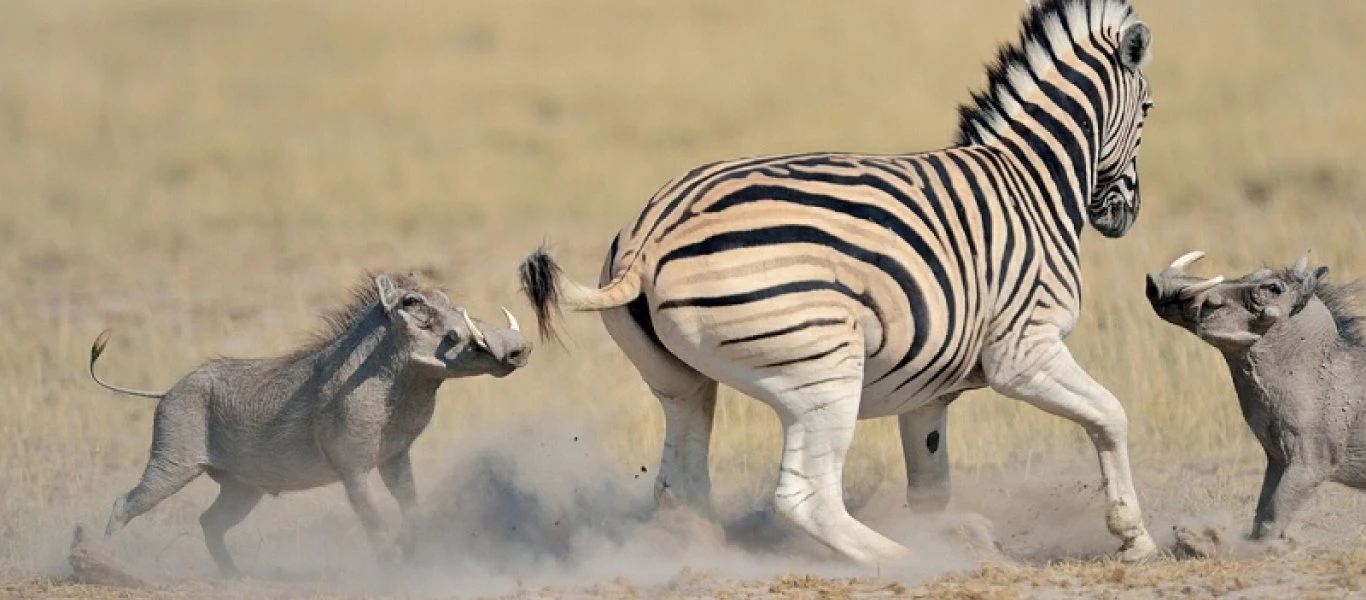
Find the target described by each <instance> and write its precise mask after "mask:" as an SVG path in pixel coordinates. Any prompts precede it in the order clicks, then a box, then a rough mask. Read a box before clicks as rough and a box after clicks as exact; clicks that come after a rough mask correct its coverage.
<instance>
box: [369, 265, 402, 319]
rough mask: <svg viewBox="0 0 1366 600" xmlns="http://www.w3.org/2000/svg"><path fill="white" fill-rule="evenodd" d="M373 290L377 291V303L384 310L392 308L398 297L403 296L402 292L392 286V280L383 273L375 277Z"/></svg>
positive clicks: (395, 304) (396, 303)
mask: <svg viewBox="0 0 1366 600" xmlns="http://www.w3.org/2000/svg"><path fill="white" fill-rule="evenodd" d="M375 290H376V291H377V292H379V304H380V306H383V307H384V310H385V311H386V312H387V311H391V310H394V307H395V306H397V305H398V301H399V299H400V298H402V297H403V294H400V293H399V292H398V290H397V289H395V288H394V280H392V279H390V278H389V276H388V275H385V274H381V275H379V276H377V277H375Z"/></svg>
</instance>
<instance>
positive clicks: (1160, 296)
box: [1143, 250, 1224, 323]
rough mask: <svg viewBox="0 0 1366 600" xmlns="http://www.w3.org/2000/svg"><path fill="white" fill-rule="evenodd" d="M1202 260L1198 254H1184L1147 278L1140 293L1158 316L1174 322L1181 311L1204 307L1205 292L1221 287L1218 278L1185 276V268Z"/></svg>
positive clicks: (1206, 297)
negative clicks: (1188, 308)
mask: <svg viewBox="0 0 1366 600" xmlns="http://www.w3.org/2000/svg"><path fill="white" fill-rule="evenodd" d="M1204 256H1205V253H1204V252H1200V251H1198V250H1196V251H1193V252H1187V253H1186V254H1184V255H1182V256H1181V257H1180V258H1178V259H1176V260H1174V261H1172V264H1170V265H1167V268H1165V269H1163V270H1162V272H1160V273H1149V274H1148V275H1147V277H1146V285H1145V286H1144V289H1143V292H1144V295H1146V296H1147V297H1148V303H1149V304H1151V305H1152V307H1153V311H1154V312H1156V313H1157V315H1158V316H1160V317H1162V318H1163V319H1166V320H1167V321H1171V322H1173V323H1176V322H1178V321H1179V320H1180V319H1181V318H1182V316H1183V309H1185V308H1187V307H1191V306H1194V307H1199V306H1201V305H1203V304H1205V303H1206V302H1207V301H1208V300H1209V299H1210V298H1209V291H1210V290H1212V289H1213V288H1214V287H1215V286H1218V285H1219V284H1221V283H1223V281H1224V278H1223V277H1222V276H1215V277H1211V278H1208V279H1206V278H1203V277H1194V276H1191V275H1188V274H1186V267H1188V266H1190V265H1191V264H1192V263H1194V262H1195V261H1197V260H1200V259H1201V258H1204Z"/></svg>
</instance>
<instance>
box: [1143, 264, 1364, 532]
mask: <svg viewBox="0 0 1366 600" xmlns="http://www.w3.org/2000/svg"><path fill="white" fill-rule="evenodd" d="M1202 256H1204V254H1203V253H1201V252H1191V253H1188V254H1186V255H1185V256H1182V257H1181V258H1178V259H1176V261H1175V262H1173V263H1172V264H1171V266H1169V267H1167V268H1166V269H1165V270H1163V271H1162V272H1161V273H1157V274H1151V275H1148V278H1147V279H1148V281H1147V295H1148V301H1149V302H1151V303H1152V306H1153V310H1155V311H1156V312H1157V314H1158V316H1160V317H1162V319H1164V320H1166V321H1167V322H1170V323H1172V324H1175V325H1177V326H1180V327H1181V328H1183V329H1185V330H1187V331H1190V332H1191V333H1194V334H1195V335H1197V336H1199V337H1200V339H1202V340H1204V341H1205V342H1206V343H1208V344H1210V345H1211V346H1214V347H1215V348H1218V349H1219V351H1220V352H1221V353H1223V355H1224V360H1225V361H1227V362H1228V367H1229V372H1230V373H1231V374H1232V376H1233V387H1234V389H1235V390H1236V391H1237V393H1238V404H1239V406H1240V407H1241V408H1242V412H1243V418H1244V419H1245V420H1246V421H1247V424H1248V426H1249V427H1251V428H1252V433H1253V434H1254V435H1256V436H1257V441H1259V442H1261V444H1262V449H1263V450H1264V451H1265V452H1266V474H1265V476H1264V477H1263V479H1262V491H1261V496H1260V498H1258V500H1257V511H1256V516H1255V518H1254V520H1253V525H1252V531H1251V536H1250V537H1251V538H1252V539H1255V540H1263V539H1280V538H1283V537H1285V529H1286V527H1287V526H1288V525H1289V524H1290V521H1291V519H1292V518H1293V517H1294V515H1295V511H1296V510H1297V509H1298V508H1299V507H1300V506H1301V505H1302V504H1303V503H1304V501H1305V500H1306V499H1308V498H1309V496H1310V495H1311V493H1312V492H1313V491H1314V489H1315V488H1316V487H1318V485H1319V484H1320V483H1323V482H1324V481H1335V482H1337V483H1340V484H1343V485H1347V486H1350V487H1353V488H1357V489H1366V420H1363V415H1364V414H1366V331H1363V328H1362V327H1361V325H1362V317H1359V316H1355V315H1352V314H1350V313H1349V310H1350V304H1351V301H1352V300H1353V299H1354V298H1359V296H1358V295H1357V293H1358V292H1359V291H1361V289H1362V288H1361V286H1360V285H1358V284H1346V285H1334V284H1328V283H1324V281H1323V278H1324V276H1325V275H1327V274H1328V267H1318V268H1316V269H1314V270H1313V271H1310V270H1309V268H1308V258H1309V257H1308V255H1307V254H1306V255H1303V256H1301V257H1300V258H1299V259H1298V260H1296V261H1295V263H1294V264H1293V265H1291V266H1290V267H1289V268H1287V269H1284V270H1280V271H1273V270H1271V269H1260V270H1258V271H1254V272H1252V273H1250V274H1247V275H1244V276H1242V277H1240V278H1238V279H1234V280H1229V281H1225V280H1224V278H1223V277H1222V276H1220V277H1213V278H1209V279H1206V278H1203V277H1194V276H1191V275H1188V274H1186V272H1185V268H1186V267H1187V266H1189V265H1190V264H1191V263H1193V262H1195V261H1196V260H1199V259H1200V258H1201V257H1202Z"/></svg>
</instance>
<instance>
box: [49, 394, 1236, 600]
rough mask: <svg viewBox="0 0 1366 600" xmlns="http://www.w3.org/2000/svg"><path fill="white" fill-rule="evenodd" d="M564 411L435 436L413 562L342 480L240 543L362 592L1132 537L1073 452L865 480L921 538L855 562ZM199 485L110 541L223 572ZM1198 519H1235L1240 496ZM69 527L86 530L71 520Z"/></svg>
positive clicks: (872, 496)
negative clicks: (674, 490)
mask: <svg viewBox="0 0 1366 600" xmlns="http://www.w3.org/2000/svg"><path fill="white" fill-rule="evenodd" d="M551 423H553V424H554V425H553V426H550V425H548V424H551ZM565 423H566V421H565V420H563V419H552V418H541V419H537V420H536V422H535V423H526V422H519V423H508V424H507V425H505V426H500V427H487V428H484V431H485V433H483V434H481V435H478V436H474V437H471V438H469V439H465V440H463V441H461V442H459V443H455V444H450V445H447V446H442V447H440V448H439V450H437V451H435V452H433V451H432V450H431V448H427V449H425V454H426V456H427V459H426V460H425V461H421V462H419V464H418V465H417V476H418V479H419V482H420V484H421V483H423V482H426V485H422V486H421V487H422V494H421V498H420V502H421V506H422V508H421V511H420V514H419V516H418V523H419V526H418V540H419V542H418V551H417V557H416V559H415V560H414V561H413V562H412V563H410V564H405V565H397V566H387V565H380V564H378V563H377V561H375V559H374V557H373V554H372V552H371V550H370V548H369V546H368V544H367V542H366V540H365V536H364V534H363V533H362V531H361V529H360V527H359V524H358V523H357V522H356V518H355V516H354V515H353V514H352V512H351V511H350V508H349V507H348V506H347V505H346V503H345V501H344V495H343V494H342V493H341V491H340V488H339V487H337V486H328V487H325V488H322V489H320V490H313V491H309V492H304V493H300V494H290V495H285V496H283V497H282V498H280V499H276V500H273V501H271V500H268V501H267V502H265V503H263V505H262V507H260V508H258V509H257V511H256V512H254V513H253V514H252V515H251V516H249V517H248V519H247V521H246V522H245V523H244V524H243V525H240V526H239V527H238V528H237V529H234V530H233V531H232V532H230V533H229V535H228V543H229V547H230V549H231V550H232V552H233V553H234V556H235V557H236V558H237V561H238V564H239V566H240V567H241V568H242V569H243V570H244V571H245V572H246V573H247V578H248V579H250V580H258V581H263V582H269V583H272V584H279V585H285V586H288V587H291V588H293V587H295V586H301V589H309V590H314V591H319V590H326V591H329V592H333V593H346V594H350V593H356V594H365V595H372V594H386V595H387V594H418V595H426V594H431V595H460V596H466V595H499V594H513V593H519V592H526V591H529V590H536V589H538V588H542V587H545V586H551V587H554V588H557V589H565V588H583V587H585V586H592V585H599V584H605V583H609V582H614V581H623V580H624V581H628V582H629V583H630V584H631V585H633V586H641V587H644V588H645V589H656V588H653V587H652V586H660V587H659V588H657V589H662V590H666V591H668V590H672V591H673V592H674V593H678V590H679V588H678V586H683V585H687V584H688V581H689V580H691V579H695V578H697V577H704V578H706V579H708V580H732V581H733V580H760V579H770V578H773V577H777V576H781V575H784V574H790V573H795V574H811V575H817V576H821V577H827V578H835V577H878V578H881V579H887V580H893V581H899V582H903V583H906V584H908V585H913V584H915V583H917V582H920V581H923V580H925V579H928V578H930V577H933V576H936V575H940V574H943V573H946V572H951V571H960V570H967V569H972V568H975V567H977V566H978V565H979V564H981V563H982V562H983V561H990V562H996V563H1026V564H1045V563H1048V562H1052V561H1056V560H1060V559H1081V560H1085V559H1094V558H1098V557H1105V556H1110V555H1112V554H1113V552H1114V551H1115V549H1116V546H1117V543H1118V542H1117V540H1116V539H1115V538H1114V537H1112V536H1111V535H1110V534H1109V533H1108V532H1107V531H1106V530H1105V526H1104V496H1103V493H1102V492H1101V490H1100V489H1099V473H1098V469H1097V467H1096V465H1095V464H1094V462H1087V461H1082V460H1077V461H1071V462H1069V461H1066V460H1063V461H1060V462H1059V463H1057V464H1056V465H1053V466H1050V467H1049V468H1047V470H1046V471H1044V472H1040V469H1037V468H1035V469H1031V470H1021V469H1019V468H1017V467H1011V468H1004V467H1002V468H997V469H988V470H977V471H967V472H964V471H963V470H957V471H955V473H954V477H955V490H954V501H953V505H952V506H951V510H950V511H949V512H948V513H947V514H945V515H941V516H938V517H916V516H914V515H912V513H911V510H910V509H909V508H908V507H907V506H906V504H905V502H904V499H903V498H904V495H903V491H902V489H901V488H900V483H899V482H897V483H895V484H893V483H885V484H883V485H880V486H860V487H863V488H869V489H871V490H872V491H870V492H868V493H867V494H868V496H867V497H863V498H850V499H849V504H850V505H851V506H855V507H858V508H857V510H856V511H855V515H856V517H858V518H859V519H860V520H861V521H863V522H865V523H867V524H868V525H870V526H871V527H873V528H875V529H877V530H878V531H880V532H882V533H884V534H885V535H888V536H889V537H891V538H893V539H895V540H897V541H899V542H901V543H903V544H905V545H906V546H907V547H909V548H910V549H911V551H912V556H911V557H910V559H909V560H907V561H905V562H904V563H902V564H886V565H880V566H876V567H870V566H859V565H852V564H849V563H847V562H845V561H842V560H840V559H839V558H838V557H837V556H836V555H834V553H832V552H831V551H830V550H828V549H827V548H825V547H824V546H822V545H820V544H819V543H817V542H815V541H813V540H811V539H810V538H808V537H806V536H804V535H802V534H800V533H799V532H797V531H795V530H794V529H793V528H791V527H789V526H787V525H786V524H784V523H782V522H781V521H780V520H779V519H777V518H776V517H775V516H774V514H773V513H772V511H771V509H770V508H769V506H770V502H769V495H768V494H767V493H762V494H748V495H744V494H741V495H736V494H716V496H718V497H719V498H721V500H719V501H718V505H717V507H716V512H717V515H718V517H717V519H716V520H708V519H704V518H702V517H700V516H698V515H695V514H693V513H690V512H688V511H686V510H681V509H672V510H665V509H658V508H657V507H656V505H655V502H654V499H653V494H652V488H653V482H654V475H655V474H654V472H653V464H651V465H648V466H641V465H624V464H622V463H621V462H620V461H618V460H615V459H613V458H611V457H610V456H609V454H608V452H606V450H605V448H604V447H603V446H602V445H601V444H600V443H598V442H596V441H595V440H598V439H602V436H600V435H598V433H600V432H597V431H595V428H594V427H592V426H572V427H566V426H565ZM569 432H574V433H569ZM433 455H435V456H433ZM734 475H735V474H731V473H718V474H715V476H714V479H716V480H718V481H723V480H725V479H727V478H728V477H731V476H734ZM371 483H372V491H373V493H374V494H375V497H376V499H377V501H378V502H379V503H380V504H381V506H383V507H385V508H386V511H385V513H386V514H385V516H386V522H387V523H389V524H391V525H396V524H397V519H398V515H397V511H396V510H395V509H394V508H393V503H392V500H391V499H390V498H389V496H388V494H387V491H386V490H384V488H383V486H382V485H380V484H379V482H378V481H377V478H373V479H372V482H371ZM195 485H198V486H199V489H195V490H187V491H186V492H182V494H180V495H178V496H176V497H173V498H172V499H171V500H168V501H167V502H165V503H163V504H162V505H161V506H159V507H157V508H156V509H154V510H153V511H152V513H149V515H147V516H144V517H143V518H141V519H138V520H135V521H134V522H133V523H132V524H131V525H130V526H129V527H128V528H127V529H125V530H124V531H123V532H121V533H120V535H119V536H118V537H116V538H115V540H113V541H111V542H109V543H108V544H107V545H108V546H109V550H110V553H111V554H112V555H114V556H116V557H117V560H118V561H119V562H120V563H121V564H122V565H124V566H125V567H126V569H127V570H128V571H129V573H130V574H132V575H134V576H136V577H139V578H141V579H144V580H147V581H150V582H152V583H177V582H191V581H211V580H214V579H216V578H217V574H216V571H215V570H214V568H213V565H212V561H211V560H210V559H209V557H208V553H207V551H206V550H205V549H204V547H203V541H202V538H201V536H200V534H199V527H198V521H197V518H196V517H197V516H198V513H199V512H200V511H202V510H203V509H204V508H205V507H207V506H208V503H209V501H210V500H211V498H212V495H213V492H214V491H215V490H214V489H213V488H214V487H215V486H213V485H212V484H211V483H205V482H200V483H197V484H195ZM112 498H113V495H112V494H111V495H110V496H109V499H110V500H112ZM1188 514H1189V513H1173V514H1163V513H1162V512H1161V511H1158V512H1157V513H1155V514H1154V513H1151V512H1150V514H1149V515H1148V519H1147V520H1148V521H1149V526H1150V528H1151V531H1152V532H1153V534H1154V535H1155V537H1156V538H1157V541H1158V543H1159V545H1161V546H1164V547H1171V543H1172V538H1173V534H1172V530H1173V525H1176V524H1179V523H1182V522H1184V523H1190V522H1191V518H1190V517H1189V516H1185V515H1188ZM1199 521H1200V522H1202V523H1211V522H1214V521H1217V522H1218V523H1219V525H1221V526H1231V525H1232V524H1233V523H1232V520H1231V518H1230V516H1229V515H1227V514H1219V515H1212V514H1211V515H1203V517H1202V518H1201V519H1200V520H1199ZM66 532H67V535H68V537H67V539H70V537H69V535H70V528H69V526H68V528H67V529H66ZM49 550H56V549H49ZM61 550H65V548H64V547H63V548H61ZM57 554H58V552H53V553H52V554H49V556H51V557H52V558H53V559H54V560H52V561H51V562H48V563H47V564H48V565H49V567H50V568H48V569H44V570H46V571H48V572H49V573H51V574H54V575H67V574H69V573H70V568H69V567H64V566H63V567H56V566H55V565H56V564H57V563H58V562H59V561H58V560H56V556H57ZM61 556H63V557H64V556H65V554H61ZM60 562H64V561H60ZM302 586H307V587H302Z"/></svg>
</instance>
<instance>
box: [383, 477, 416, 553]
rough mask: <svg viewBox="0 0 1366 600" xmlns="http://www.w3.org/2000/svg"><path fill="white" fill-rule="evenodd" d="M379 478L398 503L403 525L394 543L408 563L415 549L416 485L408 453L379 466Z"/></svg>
mask: <svg viewBox="0 0 1366 600" xmlns="http://www.w3.org/2000/svg"><path fill="white" fill-rule="evenodd" d="M379 476H380V478H381V479H383V480H384V485H385V486H386V487H388V488H389V493H390V494H393V496H394V500H396V501H397V502H398V510H399V514H400V515H401V516H402V519H403V523H402V525H400V527H399V531H398V539H397V540H396V543H397V544H398V548H399V551H400V552H402V554H403V560H404V561H410V560H412V559H413V554H414V552H415V550H416V549H417V524H416V523H414V522H413V519H414V517H415V515H414V514H413V513H414V512H415V511H416V510H417V485H416V484H415V483H414V482H413V460H412V457H411V456H410V455H409V454H408V451H407V450H404V451H403V452H400V453H399V454H398V455H396V456H394V457H393V458H391V459H389V460H387V461H385V462H384V463H383V464H381V465H380V466H379Z"/></svg>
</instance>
